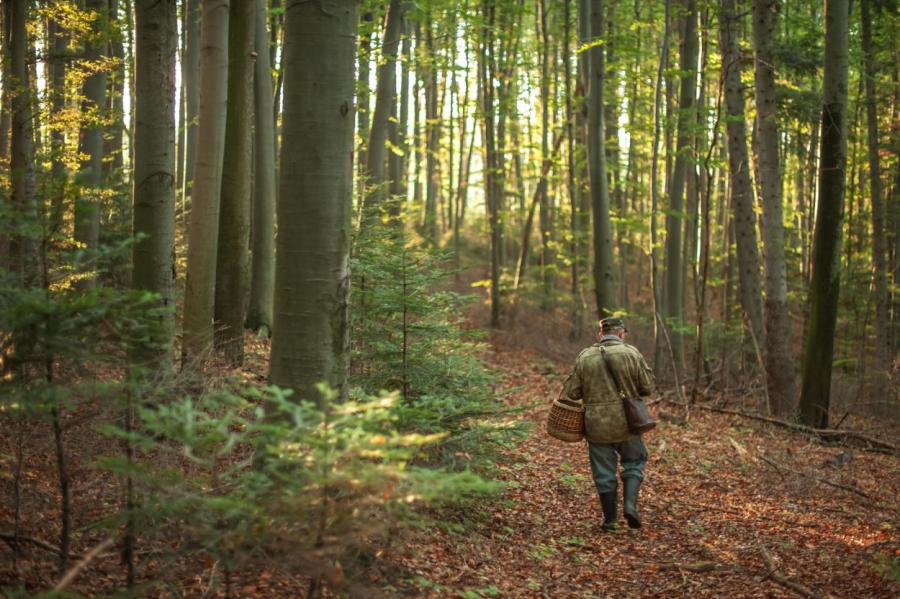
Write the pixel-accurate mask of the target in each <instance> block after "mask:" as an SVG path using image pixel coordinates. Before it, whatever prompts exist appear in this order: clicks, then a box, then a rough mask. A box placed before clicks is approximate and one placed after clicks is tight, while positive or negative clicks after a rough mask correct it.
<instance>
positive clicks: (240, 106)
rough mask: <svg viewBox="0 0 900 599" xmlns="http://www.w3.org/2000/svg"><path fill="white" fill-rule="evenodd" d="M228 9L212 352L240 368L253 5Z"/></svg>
mask: <svg viewBox="0 0 900 599" xmlns="http://www.w3.org/2000/svg"><path fill="white" fill-rule="evenodd" d="M229 10H230V14H229V18H228V115H227V118H226V124H225V155H224V157H223V159H222V187H221V191H222V198H221V203H220V207H219V244H218V250H217V253H216V294H215V304H216V307H215V321H216V332H215V334H216V349H218V350H219V351H221V352H222V354H223V355H224V356H225V358H226V359H227V360H228V361H229V362H231V363H232V364H235V365H239V364H241V363H243V361H244V316H245V313H246V312H245V309H246V305H247V293H248V291H249V284H250V273H249V266H250V265H249V263H248V260H249V247H248V246H249V243H250V188H251V168H252V163H251V160H252V143H253V137H252V135H251V132H252V129H251V123H252V122H253V61H254V54H255V52H254V43H253V36H254V32H255V30H256V4H255V3H254V2H251V1H249V0H245V1H242V2H232V3H231V7H230V9H229ZM267 116H268V115H267Z"/></svg>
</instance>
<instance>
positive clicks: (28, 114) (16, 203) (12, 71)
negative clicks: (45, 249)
mask: <svg viewBox="0 0 900 599" xmlns="http://www.w3.org/2000/svg"><path fill="white" fill-rule="evenodd" d="M28 4H29V3H28V2H27V1H26V0H13V1H11V2H9V3H8V6H9V8H8V10H7V12H6V13H5V15H4V16H5V17H6V18H7V19H8V26H9V54H10V56H9V63H10V68H9V71H7V72H8V73H9V75H10V78H9V80H8V81H7V80H4V82H3V89H4V94H8V95H9V97H10V111H11V117H12V118H11V121H12V122H11V131H10V160H9V167H10V187H11V191H12V193H11V197H12V204H13V208H14V210H15V211H16V213H17V216H18V217H19V218H20V219H21V222H24V223H25V224H26V225H27V226H26V227H22V228H20V229H19V231H17V232H15V233H14V234H13V235H12V236H11V238H10V248H9V253H10V265H11V267H12V268H11V270H12V271H13V272H14V273H16V275H17V276H18V278H19V281H20V282H21V284H22V285H23V286H26V287H34V286H37V285H38V284H40V282H41V281H42V276H41V261H40V246H39V242H38V239H37V237H36V236H35V235H34V233H33V232H30V231H34V227H35V225H36V224H37V215H38V210H37V198H36V196H35V187H34V185H35V182H34V176H35V164H34V133H33V129H32V122H33V121H32V117H33V112H34V98H33V96H32V94H31V85H30V84H29V75H30V74H29V71H28V60H27V57H28V54H29V42H28V32H27V29H26V24H27V22H28Z"/></svg>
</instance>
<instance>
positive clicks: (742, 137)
mask: <svg viewBox="0 0 900 599" xmlns="http://www.w3.org/2000/svg"><path fill="white" fill-rule="evenodd" d="M740 31H741V23H740V16H739V15H738V13H737V11H736V9H735V0H722V1H721V4H720V8H719V39H720V47H721V48H722V77H723V79H724V84H725V114H726V117H727V118H726V128H727V134H728V135H727V137H728V171H729V175H730V178H731V179H730V180H731V204H732V209H733V211H734V230H735V235H736V237H737V254H738V280H739V282H740V298H741V307H742V308H743V309H744V313H745V314H746V315H747V321H748V323H749V325H750V332H751V334H752V335H753V339H754V340H755V342H756V343H759V344H761V340H762V339H763V335H764V330H765V329H764V328H763V306H762V290H761V289H760V280H759V243H758V241H757V237H756V213H755V212H754V211H753V187H752V185H751V183H750V160H749V157H748V155H747V130H746V126H745V125H744V85H743V83H741V50H740V45H739V35H740V33H739V32H740Z"/></svg>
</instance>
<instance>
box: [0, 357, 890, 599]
mask: <svg viewBox="0 0 900 599" xmlns="http://www.w3.org/2000/svg"><path fill="white" fill-rule="evenodd" d="M265 350H266V347H265V344H260V343H258V342H256V347H254V351H251V352H250V356H249V360H248V366H247V367H246V368H245V369H244V370H243V371H242V373H240V374H242V375H243V376H244V377H246V378H247V380H249V381H261V380H264V378H265V377H264V373H265V371H266V364H265V360H264V358H263V356H265V355H266V353H267V352H266V351H265ZM487 358H488V361H489V363H490V364H491V365H492V366H494V367H495V368H497V369H498V370H499V371H500V372H501V373H502V374H503V375H504V381H503V385H504V387H505V389H506V390H507V391H509V393H508V394H507V395H505V401H506V402H508V403H510V404H513V405H519V406H523V405H524V406H531V407H530V408H529V409H528V411H526V412H524V416H523V415H522V414H519V415H518V416H516V417H526V418H530V419H532V420H533V421H534V423H535V426H534V427H533V429H532V431H531V433H530V434H529V436H528V437H527V439H526V440H525V441H524V442H523V443H522V444H521V445H519V446H518V447H516V448H515V450H514V451H512V452H511V453H510V455H509V456H508V457H509V460H508V461H505V462H504V463H502V464H500V465H499V466H498V468H499V477H500V478H501V479H502V480H504V481H506V482H507V483H508V484H509V489H508V491H507V492H505V493H503V494H501V495H500V496H499V497H496V498H493V499H491V500H481V501H479V502H477V503H474V504H471V505H469V506H466V507H465V508H462V509H457V510H450V511H442V512H440V513H426V514H424V516H426V518H425V519H424V521H423V525H422V527H421V528H416V529H412V530H406V531H401V532H399V533H398V534H396V535H393V537H392V538H391V540H390V542H385V543H383V544H382V546H379V547H375V548H373V549H372V550H371V551H366V552H364V553H361V554H360V555H359V556H358V557H357V559H359V560H361V561H364V562H365V563H366V564H368V567H367V569H366V575H365V580H360V579H357V580H356V581H354V582H355V584H356V585H359V586H357V587H356V589H357V594H358V593H359V589H360V588H362V587H367V588H368V589H370V590H368V591H365V592H364V594H366V596H370V597H374V596H378V595H379V594H380V595H382V596H387V597H391V596H409V597H463V598H476V597H493V596H497V597H554V598H556V597H592V596H593V597H660V596H664V597H682V596H684V597H687V596H700V597H706V596H709V597H760V596H766V597H797V596H802V594H803V593H804V592H806V593H808V594H809V596H815V597H829V596H833V597H854V598H856V597H895V596H898V594H900V583H898V582H897V578H898V570H900V565H898V562H900V540H898V535H897V527H898V526H900V523H898V520H897V514H898V509H897V501H896V498H897V497H898V493H900V477H898V462H897V458H896V457H895V456H889V455H881V454H875V453H868V452H862V451H858V450H848V449H847V448H842V447H836V446H824V445H821V444H819V443H816V442H813V441H810V440H809V439H807V438H806V437H804V436H802V435H798V434H796V433H792V432H788V431H786V430H783V429H780V428H775V427H773V426H771V425H768V424H765V423H761V422H756V421H753V420H747V419H743V418H741V417H738V416H732V415H726V414H719V413H712V412H707V411H703V410H697V409H695V410H692V412H691V414H690V418H689V419H688V420H687V422H680V423H675V422H677V421H679V420H680V418H679V417H681V418H683V417H684V415H685V414H684V413H683V412H682V411H680V408H679V407H678V406H673V405H667V404H658V405H657V406H656V407H657V408H659V407H660V406H661V407H662V408H663V409H665V410H666V411H667V412H670V413H672V414H673V416H674V418H673V419H670V420H669V421H666V422H663V423H662V424H661V426H660V427H659V428H658V429H657V430H655V431H653V432H651V433H650V434H648V435H646V443H647V446H648V450H649V452H650V462H649V464H648V465H647V479H646V481H645V484H644V486H643V488H642V495H641V502H640V507H641V513H642V517H643V520H644V523H645V527H644V528H643V529H641V530H638V531H633V530H629V529H627V528H623V529H621V530H620V531H618V532H616V533H612V534H610V533H606V534H604V533H602V532H601V531H600V529H599V522H600V518H601V515H600V510H599V504H598V502H597V499H596V495H595V491H594V490H593V484H592V482H591V480H590V474H589V467H588V462H587V452H586V450H585V447H584V445H583V444H564V443H561V442H558V441H554V440H552V439H550V438H549V437H547V436H546V435H545V434H544V432H543V428H542V420H543V419H544V417H545V413H546V412H545V410H546V404H547V402H548V401H549V399H550V398H551V397H552V396H554V395H555V393H556V392H558V389H559V386H560V384H561V382H562V379H563V377H564V376H565V374H566V373H567V371H568V365H566V364H563V363H553V362H550V361H548V360H547V358H546V357H541V356H539V355H537V354H532V353H528V352H527V351H525V350H522V349H510V348H507V347H503V344H500V343H498V344H496V345H495V347H494V350H493V351H491V352H489V354H488V356H487ZM104 417H107V418H108V417H111V416H110V415H103V414H98V413H95V412H91V408H90V404H89V403H85V404H84V405H83V410H82V411H81V412H78V413H74V414H70V415H68V416H67V419H66V421H65V423H64V425H65V427H66V429H67V438H68V439H69V445H70V447H69V457H70V462H69V467H70V469H71V475H72V479H73V481H74V489H73V500H74V503H75V506H76V508H77V509H76V512H75V514H74V525H75V526H74V528H75V529H76V530H78V531H79V533H78V535H77V537H76V539H75V543H74V546H73V551H74V552H76V553H80V554H84V553H86V552H88V551H89V550H90V549H91V548H93V547H95V546H97V545H98V544H99V543H100V542H102V541H103V539H104V538H105V536H106V534H108V533H104V532H101V531H100V530H99V529H95V528H92V526H91V524H92V522H97V521H99V519H101V518H102V517H103V516H104V515H105V514H106V513H108V512H109V511H110V510H111V509H112V506H114V505H115V504H116V502H117V501H119V500H120V496H119V493H120V490H119V489H120V486H119V485H118V483H117V481H116V480H115V479H114V478H113V477H111V476H110V475H109V474H102V473H101V472H99V471H98V470H96V469H93V468H92V467H91V463H92V461H93V459H94V457H95V456H96V455H98V454H99V453H102V452H103V451H105V450H106V449H107V448H105V447H104V445H106V444H108V443H109V439H108V438H106V437H102V436H99V435H97V434H96V433H93V432H91V431H92V423H94V422H96V420H97V419H102V418H104ZM11 432H12V431H5V434H2V435H0V442H2V446H0V451H2V456H3V457H2V469H0V470H2V476H0V493H2V502H0V521H2V523H3V524H2V526H0V529H2V532H4V533H6V532H9V530H11V528H12V522H13V517H14V514H13V513H12V510H11V506H12V505H13V502H12V501H11V492H12V464H13V462H14V460H13V455H14V452H15V447H14V443H13V440H14V437H15V436H14V435H12V434H11ZM36 433H37V431H36ZM25 438H28V439H42V441H38V442H34V443H31V444H30V445H29V446H27V447H24V448H22V449H23V451H24V453H25V455H26V459H25V464H26V468H25V470H24V471H23V473H22V477H23V481H24V482H23V489H24V491H25V495H24V496H23V497H22V502H21V505H22V512H21V514H20V516H21V519H22V534H24V535H26V536H28V537H30V538H33V539H37V540H43V541H46V542H47V543H50V544H53V540H54V538H55V535H56V534H58V533H57V524H56V522H57V512H56V510H57V509H58V507H57V506H58V496H57V492H56V480H55V468H54V463H53V459H52V437H51V435H50V431H49V429H48V430H47V431H46V434H44V435H41V434H28V435H25ZM621 524H622V525H623V526H624V522H622V523H621ZM167 549H168V548H167V547H166V546H164V545H150V544H144V545H139V547H138V553H139V554H138V558H139V559H138V565H139V570H140V572H139V575H140V576H139V577H140V578H141V579H143V580H147V579H152V578H153V577H154V575H158V574H159V573H160V570H161V569H162V568H166V569H167V574H168V576H167V578H168V579H170V580H171V579H172V578H173V576H172V574H173V572H172V570H171V569H173V568H177V572H178V575H177V576H176V577H175V578H176V579H177V580H180V582H179V583H178V584H174V585H171V586H166V587H160V586H148V587H144V588H143V589H139V592H138V594H139V595H149V596H165V597H178V596H206V597H224V596H225V587H226V584H225V581H224V580H223V573H222V571H221V569H220V568H217V566H216V564H215V562H213V561H212V560H211V559H209V560H205V561H204V560H203V559H196V558H193V559H190V560H182V561H180V562H176V563H175V564H173V562H172V560H171V559H169V558H168V557H167V556H166V554H167ZM11 555H12V553H11V551H10V550H9V548H8V547H6V546H5V545H3V546H0V585H2V586H5V585H8V584H13V585H15V586H19V585H22V587H24V588H25V589H26V592H36V591H40V590H45V589H48V588H51V587H52V586H53V584H54V583H55V581H56V580H58V575H57V573H56V566H55V563H54V557H53V554H52V553H51V552H49V551H47V550H46V549H42V548H40V547H37V546H34V545H29V546H28V547H26V548H25V551H24V558H23V559H22V560H20V561H19V563H18V564H13V563H12V561H11V559H10V558H11ZM298 571H299V568H298ZM124 576H125V573H124V568H123V567H122V565H121V562H120V556H119V552H118V551H117V550H116V548H115V547H110V548H109V549H107V550H106V551H105V552H104V553H103V554H102V555H101V557H100V558H98V559H95V560H94V561H92V562H91V564H90V565H89V566H88V567H87V568H86V569H85V570H84V571H83V572H82V573H81V574H80V576H79V577H78V579H77V581H76V582H75V583H74V584H73V585H72V587H70V591H74V592H77V593H80V594H83V595H88V596H107V595H109V593H110V592H111V591H112V589H115V588H121V587H122V585H123V582H124ZM325 578H326V579H327V580H328V582H330V583H332V585H333V586H332V588H333V589H341V588H343V589H348V588H350V587H347V586H342V580H341V578H342V573H341V568H340V565H336V566H335V570H334V572H331V573H326V575H325ZM211 580H213V581H214V582H215V584H213V585H211V584H210V582H211ZM792 585H793V587H794V588H790V587H791V586H792ZM227 586H228V587H230V591H231V596H233V597H298V596H305V595H306V592H307V590H308V588H309V579H307V578H306V577H304V576H303V575H301V574H299V573H297V572H279V571H270V570H266V569H262V570H254V571H241V572H234V573H231V575H230V580H229V581H228V584H227ZM798 589H799V590H798ZM340 593H341V591H340V590H338V591H337V592H336V593H335V592H326V596H340Z"/></svg>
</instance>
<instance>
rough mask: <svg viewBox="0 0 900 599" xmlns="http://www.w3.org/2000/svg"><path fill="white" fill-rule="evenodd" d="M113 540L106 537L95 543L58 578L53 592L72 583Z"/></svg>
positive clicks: (113, 538) (61, 589)
mask: <svg viewBox="0 0 900 599" xmlns="http://www.w3.org/2000/svg"><path fill="white" fill-rule="evenodd" d="M115 542H116V537H114V536H113V537H107V538H106V539H104V540H103V541H101V542H100V543H99V544H97V545H96V546H95V547H94V548H93V549H91V550H90V551H88V552H87V553H86V554H85V556H84V558H83V559H82V560H81V561H79V562H78V563H77V564H75V565H74V566H72V567H71V568H70V569H69V571H68V572H66V573H65V575H64V576H63V577H62V578H61V579H60V580H59V582H58V583H56V586H55V587H53V592H55V593H59V592H62V591H64V590H65V589H66V588H67V587H68V586H69V585H70V584H72V581H74V580H75V578H76V577H77V576H78V575H79V574H80V573H81V571H82V570H84V569H85V568H86V567H87V566H88V564H90V563H91V562H92V561H94V559H95V558H96V557H97V556H99V555H100V554H101V553H103V550H104V549H106V548H107V547H109V546H110V545H112V544H113V543H115Z"/></svg>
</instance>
